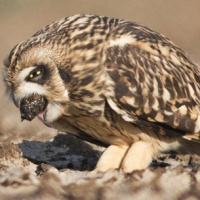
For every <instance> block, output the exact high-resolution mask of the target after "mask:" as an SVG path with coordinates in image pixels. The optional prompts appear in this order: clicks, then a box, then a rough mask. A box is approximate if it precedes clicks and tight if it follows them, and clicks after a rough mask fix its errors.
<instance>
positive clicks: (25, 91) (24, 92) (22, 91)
mask: <svg viewBox="0 0 200 200" xmlns="http://www.w3.org/2000/svg"><path fill="white" fill-rule="evenodd" d="M31 94H39V95H46V90H45V89H44V87H42V86H41V85H38V84H37V83H31V82H23V83H21V84H20V85H19V87H18V88H17V90H16V93H15V97H16V98H18V99H23V98H25V97H28V96H29V95H31Z"/></svg>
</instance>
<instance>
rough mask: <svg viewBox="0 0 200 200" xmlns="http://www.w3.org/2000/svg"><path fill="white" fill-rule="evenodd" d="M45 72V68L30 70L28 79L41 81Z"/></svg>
mask: <svg viewBox="0 0 200 200" xmlns="http://www.w3.org/2000/svg"><path fill="white" fill-rule="evenodd" d="M43 72H44V70H43V69H34V70H33V71H31V72H30V74H29V75H28V77H27V78H26V80H27V81H31V82H40V81H41V79H42V76H43Z"/></svg>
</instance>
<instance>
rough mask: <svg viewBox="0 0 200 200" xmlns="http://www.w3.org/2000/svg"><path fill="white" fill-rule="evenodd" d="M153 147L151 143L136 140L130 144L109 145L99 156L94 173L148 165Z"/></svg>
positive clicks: (125, 169)
mask: <svg viewBox="0 0 200 200" xmlns="http://www.w3.org/2000/svg"><path fill="white" fill-rule="evenodd" d="M153 153H154V148H153V146H152V144H151V143H148V142H144V141H138V142H135V143H134V144H132V145H131V147H130V146H128V145H127V146H125V145H124V146H116V145H111V146H109V147H108V148H107V149H106V151H105V152H104V153H103V155H102V156H101V157H100V159H99V161H98V163H97V166H96V169H95V170H94V171H93V172H94V173H98V172H106V171H108V170H110V169H119V168H120V169H122V170H123V171H124V172H125V173H130V172H132V171H134V170H141V169H145V168H146V167H148V165H149V164H150V162H151V160H152V156H153Z"/></svg>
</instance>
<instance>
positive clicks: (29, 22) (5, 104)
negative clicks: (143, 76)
mask: <svg viewBox="0 0 200 200" xmlns="http://www.w3.org/2000/svg"><path fill="white" fill-rule="evenodd" d="M77 13H88V14H99V15H106V16H109V17H115V18H123V19H127V20H130V21H135V22H138V23H141V24H143V25H146V26H148V27H150V28H152V29H154V30H156V31H157V32H160V33H162V34H164V35H166V36H167V37H168V38H170V39H171V40H172V41H174V42H175V43H176V44H177V45H178V46H180V47H181V48H183V49H184V50H185V51H186V52H187V54H188V55H189V57H190V58H191V59H192V60H193V61H194V62H196V63H198V62H199V63H200V57H199V55H200V1H199V0H184V1H183V0H176V1H172V0H171V1H169V0H152V1H149V0H123V1H122V0H34V1H33V0H15V1H13V0H0V62H1V65H0V66H1V69H2V68H3V60H4V58H5V57H6V56H7V55H8V54H9V51H10V50H11V49H12V47H13V46H14V45H15V44H17V43H19V42H21V41H22V40H26V39H28V38H29V37H30V36H31V35H33V34H34V33H35V32H36V31H37V30H39V29H41V28H42V27H43V26H45V25H47V24H49V23H51V22H53V21H55V20H58V19H60V18H62V17H66V16H69V15H73V14H77ZM0 76H1V77H0V91H1V92H0V100H1V101H0V102H1V103H0V142H3V141H8V140H9V141H10V142H19V141H21V140H22V139H29V140H49V139H51V138H52V137H53V136H54V135H55V134H56V131H55V130H53V129H50V128H47V127H45V126H44V125H42V123H41V122H39V120H38V119H35V120H34V121H33V122H25V121H24V122H22V123H21V120H20V114H19V111H18V110H17V109H16V108H15V106H14V105H13V103H12V102H11V100H9V99H8V98H7V97H6V95H5V92H4V91H5V89H4V85H3V81H2V75H0Z"/></svg>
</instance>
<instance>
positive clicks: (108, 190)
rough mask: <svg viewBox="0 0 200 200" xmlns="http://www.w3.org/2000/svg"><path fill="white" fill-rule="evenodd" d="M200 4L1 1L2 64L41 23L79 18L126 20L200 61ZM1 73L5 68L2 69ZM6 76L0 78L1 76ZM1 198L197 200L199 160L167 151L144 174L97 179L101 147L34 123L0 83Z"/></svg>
mask: <svg viewBox="0 0 200 200" xmlns="http://www.w3.org/2000/svg"><path fill="white" fill-rule="evenodd" d="M199 10H200V2H199V0H192V1H190V0H185V1H182V0H176V1H168V0H154V1H148V0H141V1H136V0H127V1H121V0H109V1H105V0H102V1H99V0H98V1H97V0H74V1H72V0H59V1H55V0H42V1H39V0H34V1H30V0H27V1H23V0H17V1H11V0H8V1H5V0H0V25H1V30H0V60H1V61H2V62H1V63H3V60H4V58H5V56H6V55H7V54H8V53H9V51H10V50H11V48H12V47H13V46H14V45H15V44H16V43H18V42H20V41H22V40H25V39H27V38H28V37H30V36H31V35H32V34H33V33H35V32H36V31H37V30H39V29H40V28H42V27H43V26H44V25H46V24H49V23H51V22H52V21H55V20H57V19H59V18H62V17H65V16H68V15H72V14H76V13H94V14H100V15H107V16H110V17H118V18H124V19H128V20H131V21H136V22H139V23H142V24H144V25H147V26H149V27H151V28H153V29H155V30H157V31H158V32H161V33H163V34H164V35H166V36H168V37H169V38H171V39H172V40H173V41H174V42H175V43H176V44H178V45H179V46H180V47H182V48H183V49H184V50H185V51H186V52H187V53H188V54H189V55H190V57H191V59H192V60H194V61H195V62H197V63H198V62H199V61H200V58H199V55H200V39H199V36H200V21H199V19H200V12H199ZM1 68H3V64H1ZM0 78H1V79H2V77H0ZM0 89H1V92H0V100H1V104H0V199H1V200H12V199H13V200H14V199H27V200H29V199H180V200H182V199H187V200H195V199H200V169H199V166H200V157H199V156H197V155H176V154H166V155H164V154H163V155H160V156H159V157H157V158H155V159H154V161H153V162H152V164H151V166H150V167H149V168H148V169H146V170H143V171H136V172H133V173H131V174H124V173H123V172H121V171H117V170H113V171H109V172H107V173H104V174H93V173H92V172H91V170H92V169H94V167H95V164H96V162H97V160H98V158H99V156H100V155H101V153H102V151H103V150H104V148H103V147H98V146H95V145H92V144H89V143H85V142H82V141H80V140H79V139H75V138H73V137H71V136H69V135H66V134H64V133H59V134H57V131H56V130H53V129H50V128H47V127H45V126H44V125H42V124H41V123H40V122H39V121H38V120H37V119H35V120H34V121H33V122H31V123H30V122H23V123H21V122H20V116H19V111H18V110H17V109H16V108H15V107H14V105H13V104H12V102H11V101H10V100H9V98H7V97H6V95H5V94H4V86H3V82H2V81H1V82H0Z"/></svg>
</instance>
